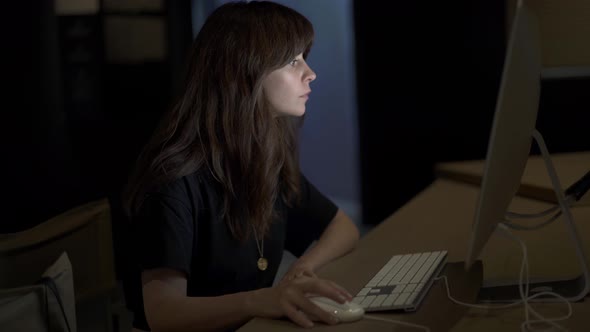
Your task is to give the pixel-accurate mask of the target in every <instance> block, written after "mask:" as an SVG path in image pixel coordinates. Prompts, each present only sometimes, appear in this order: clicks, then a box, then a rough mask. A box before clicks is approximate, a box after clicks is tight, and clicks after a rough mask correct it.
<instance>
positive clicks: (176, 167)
mask: <svg viewBox="0 0 590 332" xmlns="http://www.w3.org/2000/svg"><path fill="white" fill-rule="evenodd" d="M313 36H314V31H313V27H312V25H311V23H310V22H309V21H308V20H307V19H306V18H305V17H304V16H302V15H301V14H299V13H298V12H296V11H294V10H293V9H290V8H288V7H285V6H283V5H280V4H277V3H272V2H263V1H261V2H258V1H250V2H233V3H227V4H225V5H222V6H220V7H219V8H217V9H216V10H215V11H214V12H213V13H212V14H211V15H210V16H209V17H208V18H207V20H206V22H205V24H204V25H203V27H202V28H201V31H200V32H199V34H198V36H197V38H196V39H195V41H194V42H193V45H192V49H191V52H190V59H189V64H188V70H187V74H188V75H187V77H186V82H185V86H184V89H183V92H182V93H181V94H180V97H179V98H178V101H177V102H176V103H175V104H174V106H173V107H172V108H171V109H170V110H169V111H168V112H166V113H165V114H164V116H163V118H162V119H161V122H160V125H159V127H158V128H157V129H156V131H155V133H154V135H153V136H152V138H151V139H150V141H149V142H148V144H147V145H146V146H145V147H144V149H143V151H142V153H141V154H140V156H139V158H138V162H137V165H136V168H135V170H134V172H133V173H132V175H131V176H130V178H129V182H128V185H127V187H126V189H125V191H124V194H123V201H124V207H125V209H126V211H127V214H128V215H129V216H130V217H133V216H134V215H135V214H137V212H138V210H139V208H140V206H141V204H142V202H143V199H144V197H145V195H146V193H147V191H148V190H150V189H152V188H157V187H158V186H160V185H163V184H165V183H168V182H170V181H173V180H175V179H178V178H180V177H182V176H185V175H188V174H191V173H193V172H196V171H198V170H201V169H203V168H204V167H206V171H207V172H210V173H211V174H212V176H213V178H214V179H215V180H216V181H217V182H218V183H219V184H220V188H221V189H222V192H223V206H222V218H223V219H224V220H225V222H226V224H227V225H228V228H229V230H230V231H231V233H232V235H233V236H234V238H236V239H239V240H244V239H246V238H248V237H249V236H250V232H251V226H254V229H255V230H256V232H258V233H259V234H265V233H266V232H267V230H268V227H269V225H270V223H271V222H272V220H273V219H274V218H275V217H276V216H277V211H276V210H275V209H274V206H275V201H276V200H277V199H278V198H280V199H282V200H283V201H284V202H285V203H286V204H287V205H289V206H291V205H292V204H294V202H295V201H296V199H297V198H298V196H299V181H300V175H299V160H298V148H297V146H298V144H297V132H298V128H299V126H300V122H301V120H302V119H300V118H292V117H279V116H275V115H274V114H273V111H272V110H271V109H270V108H269V105H268V104H267V102H266V100H265V97H264V93H263V90H262V81H263V79H264V78H265V77H266V76H267V75H268V74H269V73H270V72H271V71H273V70H275V69H278V68H281V67H283V66H284V65H286V64H288V63H289V62H290V61H291V60H292V59H293V58H295V56H296V55H298V54H300V53H303V56H304V58H306V57H307V54H308V53H309V50H310V48H311V45H312V42H313Z"/></svg>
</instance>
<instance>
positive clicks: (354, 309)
mask: <svg viewBox="0 0 590 332" xmlns="http://www.w3.org/2000/svg"><path fill="white" fill-rule="evenodd" d="M309 300H310V301H311V302H313V303H315V304H316V305H317V306H318V307H320V308H322V309H324V310H326V311H328V312H330V313H331V314H333V315H334V316H336V317H337V318H338V319H339V320H340V322H342V323H348V322H354V321H357V320H359V319H361V318H363V315H364V314H365V309H363V307H361V306H360V305H358V304H356V303H354V302H346V303H343V304H341V303H338V302H336V301H334V300H331V299H329V298H327V297H323V296H315V297H311V298H309Z"/></svg>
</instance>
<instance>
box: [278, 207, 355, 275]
mask: <svg viewBox="0 0 590 332" xmlns="http://www.w3.org/2000/svg"><path fill="white" fill-rule="evenodd" d="M359 238H360V235H359V230H358V228H357V227H356V225H355V224H354V223H353V222H352V220H351V219H350V217H348V216H347V215H346V214H345V213H344V211H342V210H338V212H337V213H336V215H335V216H334V218H333V219H332V221H330V223H329V224H328V227H326V229H325V230H324V232H323V233H322V235H321V237H320V238H319V240H318V241H317V243H316V244H315V245H314V246H313V247H311V248H310V249H309V250H308V251H307V252H306V253H305V254H303V255H302V256H301V257H300V258H299V259H298V260H297V261H296V262H295V263H293V266H291V268H290V269H289V271H288V272H287V273H286V274H285V276H284V277H283V280H291V279H293V278H296V277H300V276H302V275H307V276H315V274H314V271H316V270H317V269H319V268H320V267H322V266H324V265H325V264H327V263H329V262H331V261H332V260H334V259H336V258H338V257H341V256H343V255H345V254H347V253H348V252H350V251H351V250H353V249H354V248H355V247H356V245H357V243H358V241H359Z"/></svg>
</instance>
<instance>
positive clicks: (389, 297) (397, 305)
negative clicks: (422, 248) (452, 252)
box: [352, 250, 447, 312]
mask: <svg viewBox="0 0 590 332" xmlns="http://www.w3.org/2000/svg"><path fill="white" fill-rule="evenodd" d="M446 259H447V251H444V250H443V251H433V252H422V253H411V254H404V255H395V256H393V257H391V259H390V260H389V261H388V262H387V263H386V264H385V265H384V266H383V267H382V268H381V270H379V272H377V274H375V276H374V277H373V278H372V279H371V280H370V281H369V282H368V283H367V284H366V285H365V287H364V288H363V289H361V290H360V291H359V292H358V294H356V296H355V298H354V299H353V300H352V301H353V302H355V303H357V304H359V305H361V306H362V307H363V308H364V309H365V311H368V312H370V311H382V310H395V309H403V310H406V311H414V310H416V308H417V307H418V306H419V305H420V303H421V302H422V299H423V298H424V296H425V295H426V294H427V293H428V290H429V289H430V287H431V286H432V282H433V281H434V278H435V277H436V276H437V275H438V274H439V273H440V271H441V270H442V268H443V267H444V265H445V262H446Z"/></svg>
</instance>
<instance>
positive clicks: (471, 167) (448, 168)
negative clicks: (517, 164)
mask: <svg viewBox="0 0 590 332" xmlns="http://www.w3.org/2000/svg"><path fill="white" fill-rule="evenodd" d="M551 160H552V161H553V164H554V166H555V169H556V171H557V175H558V176H559V180H560V182H561V186H562V187H563V189H564V190H565V189H567V188H568V187H569V186H570V185H572V184H573V183H574V182H576V181H577V180H578V179H579V178H580V177H582V176H583V175H584V174H586V172H588V171H589V170H590V151H582V152H571V153H556V154H551ZM484 163H485V161H484V160H467V161H457V162H446V163H439V164H437V165H436V166H435V173H436V175H437V177H439V178H446V179H452V180H455V181H461V182H465V183H472V184H475V185H478V186H479V185H480V184H481V179H482V176H483V169H484ZM518 194H519V195H522V196H525V197H530V198H535V199H539V200H542V201H546V202H552V203H557V200H556V198H555V194H554V192H553V187H552V185H551V180H550V179H549V175H548V173H547V169H546V167H545V163H544V161H543V158H542V157H541V156H531V157H530V158H529V161H528V163H527V165H526V168H525V170H524V174H523V175H522V180H521V186H520V188H519V191H518ZM579 204H582V205H590V194H586V195H585V196H584V198H583V199H582V200H581V201H580V203H579Z"/></svg>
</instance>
